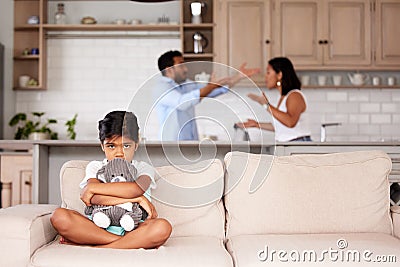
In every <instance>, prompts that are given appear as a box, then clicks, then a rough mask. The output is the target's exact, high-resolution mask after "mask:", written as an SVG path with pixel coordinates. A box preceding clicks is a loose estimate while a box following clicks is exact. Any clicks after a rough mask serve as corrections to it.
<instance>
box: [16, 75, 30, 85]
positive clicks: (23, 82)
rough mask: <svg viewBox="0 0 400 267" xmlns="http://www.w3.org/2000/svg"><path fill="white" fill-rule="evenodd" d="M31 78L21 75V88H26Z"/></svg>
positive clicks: (19, 81) (19, 80)
mask: <svg viewBox="0 0 400 267" xmlns="http://www.w3.org/2000/svg"><path fill="white" fill-rule="evenodd" d="M30 78H31V77H29V76H28V75H21V76H19V79H18V83H19V86H20V87H26V86H27V85H28V82H29V80H30Z"/></svg>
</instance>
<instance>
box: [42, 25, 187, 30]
mask: <svg viewBox="0 0 400 267" xmlns="http://www.w3.org/2000/svg"><path fill="white" fill-rule="evenodd" d="M43 29H45V30H53V31H179V29H180V27H179V25H176V24H139V25H131V24H123V25H117V24H66V25H58V24H44V25H43Z"/></svg>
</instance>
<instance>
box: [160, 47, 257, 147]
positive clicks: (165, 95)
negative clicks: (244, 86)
mask: <svg viewBox="0 0 400 267" xmlns="http://www.w3.org/2000/svg"><path fill="white" fill-rule="evenodd" d="M183 63H184V60H183V56H182V53H181V52H179V51H168V52H166V53H164V54H163V55H161V56H160V57H159V59H158V68H159V70H160V71H161V74H162V77H160V80H159V81H158V84H157V86H156V88H155V90H154V97H155V101H156V103H155V104H156V111H157V116H158V118H159V122H160V127H161V131H160V137H161V140H163V141H178V140H198V139H199V137H198V132H197V125H196V121H195V109H194V107H195V105H197V104H198V103H200V101H201V99H202V98H203V97H216V96H218V95H220V94H224V93H226V92H228V90H229V89H228V88H227V86H233V85H234V84H236V83H237V82H239V81H240V80H241V79H243V78H245V77H246V76H251V75H253V74H256V73H258V72H259V69H246V68H245V64H243V65H242V66H241V67H240V71H241V72H242V73H239V74H238V75H235V76H232V77H226V78H222V79H220V80H218V81H214V78H213V77H212V79H211V82H209V83H206V84H204V83H196V82H194V81H191V80H189V79H187V72H188V69H187V67H186V65H185V64H183ZM222 85H225V86H222Z"/></svg>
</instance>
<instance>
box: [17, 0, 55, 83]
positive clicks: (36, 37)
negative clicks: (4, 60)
mask: <svg viewBox="0 0 400 267" xmlns="http://www.w3.org/2000/svg"><path fill="white" fill-rule="evenodd" d="M46 4H47V1H44V0H15V1H14V50H13V59H14V69H13V73H14V74H13V88H14V89H19V90H24V89H27V90H31V89H44V88H45V87H46V71H45V68H46V43H45V42H44V31H43V27H42V23H43V22H42V20H43V19H44V18H45V17H46V16H45V14H46V12H45V8H46Z"/></svg>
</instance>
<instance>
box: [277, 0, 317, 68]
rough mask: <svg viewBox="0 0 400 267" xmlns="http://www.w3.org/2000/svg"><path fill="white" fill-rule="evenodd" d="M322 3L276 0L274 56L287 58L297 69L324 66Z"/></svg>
mask: <svg viewBox="0 0 400 267" xmlns="http://www.w3.org/2000/svg"><path fill="white" fill-rule="evenodd" d="M322 5H323V2H322V1H320V0H277V1H276V2H275V5H274V14H275V15H274V23H273V55H274V56H284V57H288V58H289V59H290V60H291V61H292V62H293V64H294V65H295V67H298V66H299V65H306V66H317V65H321V64H322V51H323V44H322V43H321V41H322V39H321V38H322V36H323V33H322V29H323V21H322V17H321V11H322Z"/></svg>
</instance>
